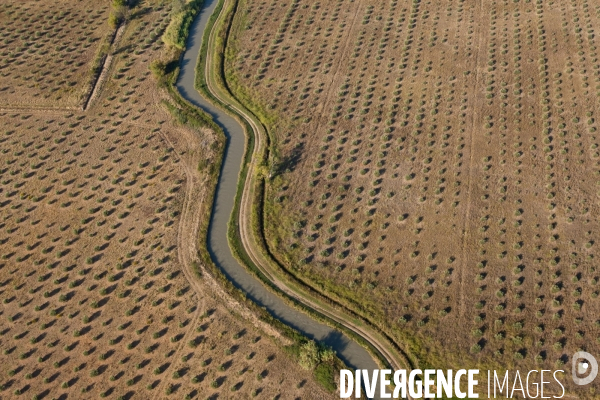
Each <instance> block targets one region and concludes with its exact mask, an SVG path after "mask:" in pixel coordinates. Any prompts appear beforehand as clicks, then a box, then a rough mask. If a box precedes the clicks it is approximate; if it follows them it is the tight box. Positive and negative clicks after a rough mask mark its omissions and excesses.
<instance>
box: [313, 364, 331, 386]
mask: <svg viewBox="0 0 600 400" xmlns="http://www.w3.org/2000/svg"><path fill="white" fill-rule="evenodd" d="M334 376H335V373H334V370H333V365H331V364H319V365H318V366H317V368H316V369H315V379H316V380H317V382H319V383H320V384H321V385H322V386H323V387H324V388H325V389H327V390H329V391H330V392H333V391H335V389H336V386H335V378H334Z"/></svg>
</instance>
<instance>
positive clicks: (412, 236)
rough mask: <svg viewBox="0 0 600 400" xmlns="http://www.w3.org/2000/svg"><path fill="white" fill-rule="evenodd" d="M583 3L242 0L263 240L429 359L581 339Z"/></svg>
mask: <svg viewBox="0 0 600 400" xmlns="http://www.w3.org/2000/svg"><path fill="white" fill-rule="evenodd" d="M598 11H599V10H598V9H597V8H595V6H594V5H593V4H592V3H589V2H586V1H581V2H567V1H554V2H550V3H548V2H545V3H543V4H542V3H539V4H538V3H537V2H504V1H497V2H491V3H488V2H476V1H465V2H460V3H455V2H451V1H442V2H441V3H440V2H404V1H391V2H383V3H382V2H374V1H356V2H336V1H326V2H319V3H307V2H302V1H291V2H282V1H268V2H265V1H254V0H242V1H240V4H239V7H238V12H237V15H236V18H235V22H234V27H233V29H232V36H233V37H232V38H231V39H230V42H229V51H228V66H227V77H228V81H229V83H230V85H231V87H232V89H233V90H234V91H235V93H236V94H237V95H238V96H239V98H240V99H242V100H243V101H244V102H245V104H246V105H248V107H249V108H251V109H253V110H254V111H255V112H256V114H257V115H259V116H261V118H262V119H263V121H264V122H265V123H266V124H267V126H268V128H269V131H270V133H271V135H272V140H273V143H274V145H273V154H274V156H273V162H272V163H271V165H270V166H269V168H270V175H271V177H272V178H271V179H270V182H269V187H268V193H267V195H266V196H265V197H266V204H265V220H264V221H265V230H266V236H267V240H268V241H269V244H270V248H271V250H272V251H273V252H275V254H276V255H277V257H278V259H279V260H280V261H281V262H282V263H283V264H284V265H285V266H286V267H287V268H288V269H289V271H290V272H292V273H293V274H295V275H296V276H298V277H300V278H302V279H304V280H305V281H306V282H307V284H310V285H311V286H313V287H315V288H317V289H319V290H321V291H322V292H324V293H327V294H328V295H329V296H332V297H333V298H335V299H337V300H338V301H340V302H342V303H344V304H346V305H347V306H348V307H351V308H352V309H354V310H357V311H360V312H361V313H362V314H363V315H366V316H369V317H370V318H371V319H372V320H373V321H374V322H375V323H377V324H380V325H381V326H383V327H385V329H386V330H387V331H388V332H390V333H391V334H392V335H394V337H395V338H396V340H397V342H398V343H399V344H400V345H401V346H404V347H405V348H406V349H407V350H409V351H411V352H412V353H413V354H414V355H415V356H416V357H417V358H418V359H420V360H422V361H424V362H427V363H428V364H429V365H432V364H435V365H436V368H443V367H446V366H447V367H460V368H466V367H467V366H468V365H480V366H482V365H490V366H500V367H504V368H513V369H514V368H520V369H523V370H529V369H535V368H537V369H540V368H541V367H544V368H552V369H556V368H559V369H560V368H562V367H563V365H564V366H567V364H568V363H570V361H571V360H570V355H571V354H572V353H573V352H575V351H576V350H578V349H584V350H586V351H589V352H591V353H598V352H599V351H600V348H598V346H599V345H598V341H597V339H598V338H599V337H600V332H599V329H600V323H598V322H597V315H598V311H599V308H598V307H599V305H598V288H597V281H598V271H597V269H596V268H597V267H596V266H595V261H594V260H595V256H596V254H595V253H596V252H595V248H596V246H597V240H598V239H597V237H598V228H599V226H598V220H597V218H595V217H594V216H595V215H596V214H597V211H598V210H597V209H598V194H597V189H596V188H595V185H596V183H595V176H597V175H599V174H600V168H599V166H600V164H599V163H598V161H597V160H598V156H599V153H598V151H597V147H598V137H597V113H598V105H597V102H598V100H597V98H598V95H599V92H598V89H597V88H596V86H598V82H599V81H600V77H599V75H598V74H599V73H598V68H599V63H598V58H597V57H598V56H597V48H596V41H597V38H596V35H595V30H594V27H595V26H597V24H598V22H599V21H598V19H599V18H600V14H599V13H598ZM467 364H468V365H467ZM558 390H560V388H558ZM592 394H593V393H592V392H590V395H592Z"/></svg>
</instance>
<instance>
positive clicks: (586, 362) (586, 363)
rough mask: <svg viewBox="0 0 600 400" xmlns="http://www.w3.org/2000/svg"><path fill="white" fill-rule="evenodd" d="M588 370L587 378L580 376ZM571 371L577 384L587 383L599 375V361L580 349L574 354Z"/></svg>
mask: <svg viewBox="0 0 600 400" xmlns="http://www.w3.org/2000/svg"><path fill="white" fill-rule="evenodd" d="M588 371H589V374H588V376H586V377H585V378H580V377H579V375H585V374H586V373H588ZM571 372H572V375H573V382H575V384H576V385H580V386H583V385H587V384H588V383H591V382H592V381H593V380H594V379H596V376H597V375H598V362H597V361H596V359H595V358H594V356H592V355H591V354H590V353H586V352H585V351H578V352H577V353H575V354H573V364H572V368H571Z"/></svg>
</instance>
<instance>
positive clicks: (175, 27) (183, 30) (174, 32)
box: [162, 0, 203, 51]
mask: <svg viewBox="0 0 600 400" xmlns="http://www.w3.org/2000/svg"><path fill="white" fill-rule="evenodd" d="M202 3H203V0H192V1H191V2H189V3H188V4H183V3H181V2H180V3H178V4H180V5H179V6H178V7H173V10H174V12H173V16H172V17H171V22H169V26H167V29H166V30H165V33H164V34H163V36H162V40H163V42H164V43H165V44H166V45H167V46H169V47H173V48H176V49H178V50H181V51H183V50H185V41H186V39H187V36H188V33H189V30H190V25H191V24H192V21H193V20H194V17H195V16H196V14H197V13H198V11H199V10H200V7H201V6H202Z"/></svg>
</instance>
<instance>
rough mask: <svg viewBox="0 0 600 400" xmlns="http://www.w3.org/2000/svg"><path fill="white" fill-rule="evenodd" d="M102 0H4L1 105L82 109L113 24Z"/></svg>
mask: <svg viewBox="0 0 600 400" xmlns="http://www.w3.org/2000/svg"><path fill="white" fill-rule="evenodd" d="M108 13H109V4H108V3H107V2H98V1H78V2H66V1H50V2H45V4H44V6H43V7H40V4H39V2H38V1H7V2H3V4H1V5H0V98H1V99H0V107H33V106H36V107H53V108H65V107H68V108H78V107H81V106H82V104H83V101H84V99H85V98H86V96H87V95H88V93H89V91H90V89H91V85H92V82H93V78H94V76H95V73H94V72H95V70H97V69H99V68H100V67H101V65H100V61H102V48H103V47H106V44H107V41H108V38H109V36H110V35H112V33H113V32H114V28H111V27H109V25H108V22H107V21H108Z"/></svg>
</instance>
